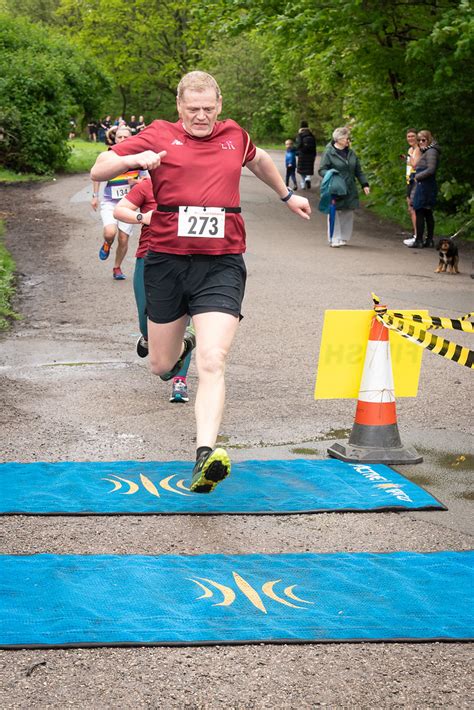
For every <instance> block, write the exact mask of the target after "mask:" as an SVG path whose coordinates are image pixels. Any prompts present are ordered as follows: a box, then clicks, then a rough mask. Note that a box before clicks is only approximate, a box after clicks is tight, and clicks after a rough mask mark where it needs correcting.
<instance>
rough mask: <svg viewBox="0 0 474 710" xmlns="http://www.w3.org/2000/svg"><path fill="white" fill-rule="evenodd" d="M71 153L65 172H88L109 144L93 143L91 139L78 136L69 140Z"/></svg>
mask: <svg viewBox="0 0 474 710" xmlns="http://www.w3.org/2000/svg"><path fill="white" fill-rule="evenodd" d="M69 146H70V147H71V149H72V150H71V155H70V157H69V160H68V164H67V166H66V168H65V170H64V172H65V173H67V174H71V173H88V172H89V170H90V169H91V168H92V166H93V165H94V163H95V159H96V158H97V156H98V155H99V153H102V152H103V151H104V150H107V146H106V145H105V144H104V143H92V142H90V141H85V140H82V139H81V138H76V139H75V140H73V141H69Z"/></svg>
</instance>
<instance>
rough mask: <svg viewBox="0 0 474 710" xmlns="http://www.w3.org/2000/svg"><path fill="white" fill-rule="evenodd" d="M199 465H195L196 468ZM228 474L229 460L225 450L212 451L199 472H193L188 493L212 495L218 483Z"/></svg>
mask: <svg viewBox="0 0 474 710" xmlns="http://www.w3.org/2000/svg"><path fill="white" fill-rule="evenodd" d="M198 465H199V464H196V466H195V468H197V466H198ZM229 474H230V458H229V456H228V455H227V451H226V450H225V449H214V451H212V452H211V453H210V454H209V456H208V458H207V459H206V460H205V461H204V463H203V464H202V466H201V468H200V469H199V470H195V471H193V480H192V482H191V486H190V489H189V490H190V491H192V493H212V491H213V490H214V488H215V487H216V486H217V484H218V483H220V482H221V481H223V480H224V478H227V476H228V475H229Z"/></svg>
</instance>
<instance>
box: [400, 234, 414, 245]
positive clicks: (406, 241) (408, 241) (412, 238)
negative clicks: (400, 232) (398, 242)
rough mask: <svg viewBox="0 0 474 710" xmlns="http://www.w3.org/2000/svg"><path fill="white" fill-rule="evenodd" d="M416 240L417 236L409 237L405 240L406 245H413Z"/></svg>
mask: <svg viewBox="0 0 474 710" xmlns="http://www.w3.org/2000/svg"><path fill="white" fill-rule="evenodd" d="M415 242H416V237H415V236H412V237H408V239H404V240H403V243H404V245H405V246H406V247H412V246H413V244H414V243H415Z"/></svg>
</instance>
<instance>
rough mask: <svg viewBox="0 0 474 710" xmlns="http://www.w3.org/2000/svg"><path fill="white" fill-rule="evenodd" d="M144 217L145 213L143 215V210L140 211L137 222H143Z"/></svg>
mask: <svg viewBox="0 0 474 710" xmlns="http://www.w3.org/2000/svg"><path fill="white" fill-rule="evenodd" d="M142 219H143V215H142V213H141V212H139V213H138V214H137V222H141V221H142Z"/></svg>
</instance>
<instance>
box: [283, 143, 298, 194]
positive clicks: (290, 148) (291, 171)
mask: <svg viewBox="0 0 474 710" xmlns="http://www.w3.org/2000/svg"><path fill="white" fill-rule="evenodd" d="M285 148H286V153H285V166H286V178H285V185H286V186H287V187H290V178H291V180H293V190H297V189H298V184H297V182H296V149H295V147H294V144H293V141H292V140H291V139H290V138H289V139H288V140H287V141H285Z"/></svg>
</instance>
